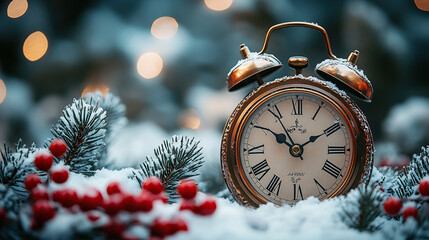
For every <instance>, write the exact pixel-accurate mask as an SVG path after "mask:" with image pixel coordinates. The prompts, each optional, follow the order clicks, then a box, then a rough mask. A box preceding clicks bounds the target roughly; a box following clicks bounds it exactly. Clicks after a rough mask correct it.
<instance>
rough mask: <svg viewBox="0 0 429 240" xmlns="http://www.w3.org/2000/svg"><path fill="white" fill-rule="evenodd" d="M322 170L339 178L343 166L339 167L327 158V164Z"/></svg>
mask: <svg viewBox="0 0 429 240" xmlns="http://www.w3.org/2000/svg"><path fill="white" fill-rule="evenodd" d="M322 170H323V171H325V172H327V173H329V175H331V176H332V177H334V178H338V176H339V175H340V172H341V168H339V167H337V166H336V165H335V164H333V163H332V162H330V161H329V160H326V162H325V164H324V165H323V167H322Z"/></svg>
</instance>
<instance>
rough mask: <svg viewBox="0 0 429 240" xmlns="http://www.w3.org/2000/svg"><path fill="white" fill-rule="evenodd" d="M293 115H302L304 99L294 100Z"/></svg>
mask: <svg viewBox="0 0 429 240" xmlns="http://www.w3.org/2000/svg"><path fill="white" fill-rule="evenodd" d="M292 107H293V109H292V115H302V99H296V101H294V100H293V99H292Z"/></svg>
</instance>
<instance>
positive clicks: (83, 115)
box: [46, 98, 106, 176]
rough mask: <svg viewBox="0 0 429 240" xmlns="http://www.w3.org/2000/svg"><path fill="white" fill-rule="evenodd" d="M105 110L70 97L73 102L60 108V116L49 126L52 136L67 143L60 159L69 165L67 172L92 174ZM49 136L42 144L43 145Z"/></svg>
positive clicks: (102, 140) (101, 141) (103, 134)
mask: <svg viewBox="0 0 429 240" xmlns="http://www.w3.org/2000/svg"><path fill="white" fill-rule="evenodd" d="M105 118H106V112H105V111H104V110H103V109H102V108H100V107H98V106H97V105H92V103H91V101H90V102H86V101H85V100H84V99H82V98H81V99H79V100H76V99H74V100H73V104H71V105H69V106H67V107H66V108H65V109H64V110H63V116H62V117H60V119H59V121H58V123H57V124H56V125H55V126H53V128H52V129H51V133H52V135H53V136H54V137H53V138H54V139H55V138H58V139H63V140H64V141H65V142H66V143H67V146H68V149H67V152H66V154H65V156H64V157H62V158H61V159H55V161H56V162H59V161H60V160H63V161H64V163H65V164H66V165H69V166H70V171H72V172H76V173H81V174H84V175H87V176H91V175H94V171H95V170H96V168H97V163H98V160H99V158H100V156H101V150H102V149H103V147H104V145H105V143H104V137H105V132H106V130H105V127H106V121H105ZM51 141H52V139H50V140H49V142H48V143H46V147H47V146H49V143H50V142H51Z"/></svg>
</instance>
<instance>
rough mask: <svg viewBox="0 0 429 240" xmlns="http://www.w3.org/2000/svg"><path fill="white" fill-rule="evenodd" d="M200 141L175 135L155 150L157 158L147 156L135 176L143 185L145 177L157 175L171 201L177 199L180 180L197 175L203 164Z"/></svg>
mask: <svg viewBox="0 0 429 240" xmlns="http://www.w3.org/2000/svg"><path fill="white" fill-rule="evenodd" d="M198 144H199V142H195V141H194V138H192V139H189V138H187V137H184V136H173V138H172V139H171V141H164V142H163V144H161V146H159V147H158V148H156V149H155V150H154V153H155V158H152V157H147V158H146V161H144V162H142V163H141V164H140V170H137V171H134V172H133V173H134V176H135V178H136V179H137V181H138V182H139V184H140V185H141V184H142V183H143V181H144V179H145V178H147V177H150V176H157V177H159V179H161V181H162V183H163V185H164V188H165V192H166V194H167V195H168V197H169V200H170V201H173V200H175V199H177V193H176V188H177V185H178V183H179V181H180V180H183V179H189V178H191V177H195V176H197V175H198V174H197V173H196V172H197V170H198V169H199V168H200V167H201V165H202V164H203V157H202V153H201V148H200V147H198Z"/></svg>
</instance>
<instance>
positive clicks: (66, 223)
mask: <svg viewBox="0 0 429 240" xmlns="http://www.w3.org/2000/svg"><path fill="white" fill-rule="evenodd" d="M133 170H134V169H133V168H124V169H122V170H107V169H103V170H99V171H97V173H96V174H95V175H94V176H93V177H90V178H88V177H85V176H83V175H80V174H75V173H71V175H70V178H69V180H68V181H67V183H65V185H66V186H67V187H72V188H75V189H78V190H79V191H80V192H84V191H85V190H86V189H88V187H95V188H97V189H99V190H100V191H101V192H102V193H103V195H105V196H107V194H106V192H105V189H106V186H107V184H108V183H110V182H111V181H119V182H121V184H122V185H123V186H124V189H126V190H127V191H129V192H130V193H138V192H139V191H140V187H139V185H138V184H137V181H135V180H133V179H130V178H129V177H130V176H131V175H132V171H133ZM374 177H375V178H378V177H380V174H379V173H378V171H377V170H375V172H374ZM375 180H376V179H375ZM62 187H64V186H63V185H57V184H54V183H52V184H51V188H53V189H56V188H62ZM357 196H358V193H357V190H352V191H351V192H350V193H349V194H348V195H347V196H340V197H335V198H332V199H329V200H325V201H319V200H318V199H316V198H314V197H310V198H308V199H306V200H304V201H301V202H299V203H298V204H296V205H295V206H293V207H291V206H283V207H277V206H275V205H273V204H267V205H264V206H261V207H259V208H258V209H250V208H246V207H243V206H240V205H238V204H237V203H232V202H230V201H229V200H227V199H223V198H217V210H216V212H215V213H214V214H213V215H211V216H198V215H195V214H193V213H191V212H188V211H185V212H180V211H178V208H179V204H178V203H174V204H170V205H164V204H161V203H157V204H156V205H155V207H154V209H153V210H152V211H151V212H150V213H148V214H140V216H139V217H140V219H143V221H145V222H148V223H149V222H151V221H152V220H153V219H154V218H156V217H165V218H171V217H173V216H177V215H179V216H181V217H182V218H184V219H185V220H186V221H187V223H188V227H189V231H188V232H179V233H178V234H176V235H174V236H171V237H169V238H168V239H175V240H185V239H186V240H193V239H195V240H200V239H217V240H219V239H232V240H236V239H258V240H260V239H404V236H403V235H402V233H403V230H404V229H407V228H412V227H413V226H414V225H415V222H414V221H413V220H411V221H407V222H406V223H405V225H410V226H404V223H401V222H399V221H396V220H387V219H386V218H384V217H379V218H378V219H376V220H375V221H376V224H377V225H378V224H381V226H382V227H381V230H380V231H377V232H375V233H369V232H359V231H358V230H355V229H352V228H350V227H348V226H347V225H346V224H345V223H344V222H343V221H342V218H341V215H340V212H341V211H343V208H344V207H345V205H346V204H347V203H348V202H349V201H350V200H353V199H355V198H356V197H357ZM204 198H205V194H203V193H199V195H198V196H197V201H201V200H202V199H204ZM123 215H124V216H120V217H123V218H126V217H127V216H126V215H127V214H123ZM107 221H108V217H107V216H102V217H101V218H100V220H98V222H96V223H91V222H90V221H89V220H88V219H87V218H86V217H85V215H84V214H82V213H74V214H70V213H68V212H65V211H62V212H59V213H58V214H57V216H56V218H55V219H53V220H51V221H50V222H49V223H48V224H47V225H46V227H45V228H44V229H43V231H42V232H41V235H42V237H43V238H46V239H58V236H62V237H63V238H64V239H67V238H70V237H71V235H70V233H71V229H79V230H80V231H82V230H84V229H86V228H88V229H89V228H92V227H93V226H94V225H102V224H103V223H106V222H107ZM129 231H130V232H131V233H132V234H134V235H136V236H139V237H141V238H144V237H147V236H148V232H147V231H146V230H145V229H144V228H140V229H137V228H131V229H130V230H129Z"/></svg>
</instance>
